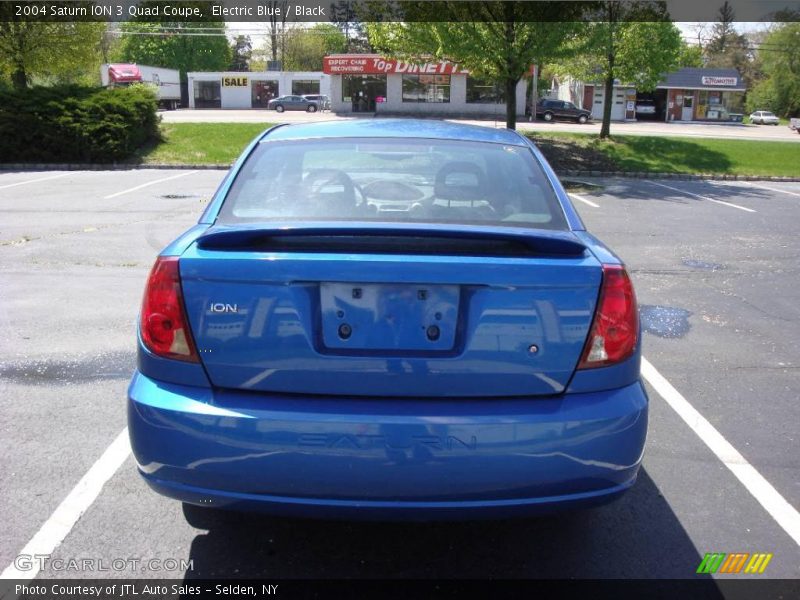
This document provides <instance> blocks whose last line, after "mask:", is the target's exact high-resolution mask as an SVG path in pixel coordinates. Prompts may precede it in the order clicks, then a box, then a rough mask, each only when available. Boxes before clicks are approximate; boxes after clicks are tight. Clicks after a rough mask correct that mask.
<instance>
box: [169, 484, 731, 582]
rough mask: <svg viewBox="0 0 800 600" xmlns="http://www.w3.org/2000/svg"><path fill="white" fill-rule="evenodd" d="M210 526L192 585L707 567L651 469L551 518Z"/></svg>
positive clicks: (222, 520)
mask: <svg viewBox="0 0 800 600" xmlns="http://www.w3.org/2000/svg"><path fill="white" fill-rule="evenodd" d="M207 526H208V530H207V531H203V532H202V533H199V534H198V535H197V536H196V537H195V538H194V540H193V541H192V545H191V551H190V555H189V558H190V559H191V560H192V565H193V568H192V570H190V571H187V572H186V573H185V579H186V580H192V579H204V578H264V577H269V578H272V579H342V578H345V579H350V578H384V579H389V578H391V579H427V578H437V579H461V578H469V579H483V578H492V579H516V578H592V579H593V578H693V577H699V576H696V575H695V572H696V570H697V567H698V565H699V564H700V561H701V556H700V554H699V553H698V551H697V549H696V548H695V546H694V545H693V544H692V542H691V540H690V539H689V537H688V535H687V533H686V531H685V530H684V529H683V527H682V526H681V523H680V522H679V520H678V519H677V517H676V516H675V514H674V513H673V511H672V509H671V508H670V507H669V505H668V504H667V502H666V501H665V499H664V497H663V496H662V495H661V494H660V493H659V491H658V488H657V487H656V486H655V484H654V483H653V481H652V479H651V478H650V477H649V475H648V474H647V472H646V471H644V470H642V471H641V472H640V474H639V480H638V482H637V483H636V485H635V486H634V487H633V489H631V490H630V491H629V492H628V493H627V494H625V495H624V496H623V497H622V498H621V499H619V500H618V501H616V502H614V503H612V504H609V505H606V506H603V507H600V508H595V509H592V510H586V511H578V512H572V513H563V514H559V515H555V516H549V517H539V518H531V519H524V520H508V521H473V522H456V523H374V522H338V521H316V520H299V519H291V520H289V519H279V518H269V517H263V516H254V515H252V514H241V513H227V514H226V513H214V514H213V517H212V519H211V520H210V521H209V523H207ZM708 585H709V586H710V587H711V588H712V589H713V590H714V591H715V592H716V587H715V585H714V584H713V580H709V581H708ZM704 587H705V586H704ZM712 597H714V596H713V595H712Z"/></svg>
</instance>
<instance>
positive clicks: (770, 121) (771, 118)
mask: <svg viewBox="0 0 800 600" xmlns="http://www.w3.org/2000/svg"><path fill="white" fill-rule="evenodd" d="M750 122H751V123H753V124H754V125H777V124H778V123H779V122H780V120H779V119H778V117H776V116H775V115H774V114H772V113H771V112H769V111H768V110H757V111H756V112H754V113H753V114H751V115H750Z"/></svg>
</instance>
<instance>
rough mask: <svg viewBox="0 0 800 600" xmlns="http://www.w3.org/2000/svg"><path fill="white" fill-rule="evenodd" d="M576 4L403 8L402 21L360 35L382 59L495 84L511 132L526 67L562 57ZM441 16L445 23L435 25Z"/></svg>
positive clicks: (415, 5) (370, 28) (575, 26)
mask: <svg viewBox="0 0 800 600" xmlns="http://www.w3.org/2000/svg"><path fill="white" fill-rule="evenodd" d="M578 4H580V3H539V2H530V3H527V2H523V3H517V2H482V3H473V2H467V3H461V2H435V3H430V2H424V3H422V2H420V3H412V2H409V3H405V4H404V5H403V10H404V11H405V15H404V16H405V21H402V22H392V23H374V22H373V23H368V24H367V27H366V29H367V35H368V37H369V41H370V44H371V45H372V46H373V47H374V48H375V49H376V50H377V51H378V52H381V53H383V54H385V55H387V56H390V57H393V58H403V59H408V60H429V59H435V60H448V61H451V62H454V63H457V64H458V65H460V66H461V67H463V68H465V69H467V70H469V72H470V73H473V74H475V75H477V76H480V77H483V78H485V79H488V80H492V81H495V82H497V83H498V84H501V85H502V86H503V88H504V90H505V96H506V127H508V128H509V129H514V128H515V127H516V121H517V116H516V115H517V102H516V87H517V83H519V81H520V80H521V79H522V77H523V76H524V75H525V74H526V73H528V72H530V67H531V65H532V64H534V63H535V64H542V63H544V62H548V61H550V60H554V59H556V58H561V57H564V56H566V53H567V52H568V50H569V47H570V46H569V41H570V39H571V37H572V36H573V35H575V33H576V31H577V29H578V26H579V24H578V23H577V20H578V16H579V12H578V11H579V10H580V7H578V6H577V5H578ZM573 7H575V8H573ZM570 11H574V12H570ZM443 14H447V15H449V17H450V21H448V22H440V21H439V19H441V16H442V15H443ZM571 17H574V21H571V20H570V18H571Z"/></svg>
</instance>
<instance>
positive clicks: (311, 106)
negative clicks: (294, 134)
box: [306, 104, 317, 113]
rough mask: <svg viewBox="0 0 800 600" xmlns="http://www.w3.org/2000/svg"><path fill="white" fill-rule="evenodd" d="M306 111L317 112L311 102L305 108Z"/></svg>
mask: <svg viewBox="0 0 800 600" xmlns="http://www.w3.org/2000/svg"><path fill="white" fill-rule="evenodd" d="M306 112H310V113H313V112H317V107H316V106H314V105H313V104H309V105H308V108H307V109H306Z"/></svg>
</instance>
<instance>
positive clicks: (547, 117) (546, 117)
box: [544, 112, 553, 121]
mask: <svg viewBox="0 0 800 600" xmlns="http://www.w3.org/2000/svg"><path fill="white" fill-rule="evenodd" d="M544 120H545V121H552V120H553V113H549V112H546V113H544Z"/></svg>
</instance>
